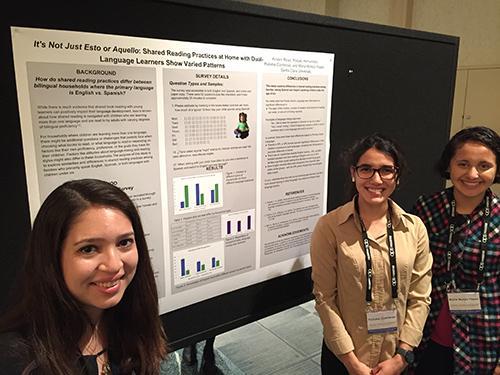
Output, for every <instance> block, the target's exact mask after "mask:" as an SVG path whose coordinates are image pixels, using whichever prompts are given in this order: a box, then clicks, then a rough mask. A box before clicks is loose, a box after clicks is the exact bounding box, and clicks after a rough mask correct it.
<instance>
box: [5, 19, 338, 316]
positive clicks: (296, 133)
mask: <svg viewBox="0 0 500 375" xmlns="http://www.w3.org/2000/svg"><path fill="white" fill-rule="evenodd" d="M11 32H12V42H13V52H14V66H15V75H16V85H17V91H18V102H19V113H20V119H21V131H22V141H23V150H24V158H25V166H26V177H27V183H28V195H29V205H30V213H31V219H32V220H33V219H34V217H35V215H36V212H37V211H38V208H39V207H40V204H41V202H43V200H44V199H45V197H46V196H47V195H48V194H49V193H50V192H51V191H52V190H53V189H54V188H55V187H57V186H58V185H60V184H61V183H63V182H64V181H67V180H73V179H79V178H99V179H102V180H106V181H109V182H111V183H113V184H115V185H117V186H119V187H120V188H122V189H123V190H124V191H125V192H127V194H128V195H129V196H130V197H131V198H132V200H133V201H134V202H135V204H136V205H137V207H138V208H139V212H140V214H141V219H142V222H143V225H144V229H145V232H146V239H147V242H148V247H149V250H150V254H151V259H152V263H153V267H154V270H155V277H156V281H157V285H158V292H159V297H160V301H159V304H160V312H161V313H166V312H169V311H173V310H176V309H178V308H181V307H184V306H187V305H190V304H193V303H196V302H199V301H203V300H206V299H208V298H211V297H214V296H218V295H220V294H223V293H226V292H230V291H233V290H236V289H239V288H243V287H245V286H249V285H252V284H255V283H258V282H261V281H265V280H268V279H271V278H274V277H278V276H281V275H285V274H287V273H289V272H293V271H297V270H300V269H303V268H306V267H309V266H310V261H309V240H310V235H311V232H312V230H313V228H314V225H315V223H316V220H317V219H318V217H319V216H320V215H322V214H324V213H325V211H326V198H327V197H326V185H327V181H328V178H327V171H328V163H327V161H328V153H329V129H330V112H331V99H332V84H333V64H334V55H333V54H327V53H319V52H302V51H289V50H277V49H263V48H250V47H239V46H227V45H216V44H201V43H191V42H178V41H171V40H158V39H147V38H137V37H127V36H118V35H106V34H96V33H83V32H73V31H59V30H48V29H34V28H21V27H12V29H11ZM241 114H244V116H242V115H241ZM245 120H246V121H245ZM237 129H239V130H240V132H238V131H237ZM247 130H248V132H247ZM241 131H243V133H244V134H243V136H242V135H241Z"/></svg>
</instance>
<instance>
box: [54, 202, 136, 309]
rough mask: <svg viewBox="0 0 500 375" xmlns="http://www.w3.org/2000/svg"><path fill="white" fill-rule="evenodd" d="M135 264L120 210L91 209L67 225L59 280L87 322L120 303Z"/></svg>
mask: <svg viewBox="0 0 500 375" xmlns="http://www.w3.org/2000/svg"><path fill="white" fill-rule="evenodd" d="M137 263H138V252H137V248H136V244H135V238H134V230H133V228H132V224H131V222H130V220H129V219H128V217H127V216H125V214H124V213H123V212H121V211H120V210H118V209H115V208H112V207H105V206H91V207H89V208H87V209H86V210H85V211H83V212H82V213H81V214H80V215H78V216H77V217H76V218H75V220H74V221H73V222H72V223H71V227H70V229H69V231H68V235H67V236H66V238H65V240H64V242H63V246H62V251H61V267H62V271H63V277H64V281H65V283H66V286H67V288H68V290H69V292H70V293H71V294H72V296H73V297H74V298H75V299H76V300H77V301H78V302H79V303H80V304H81V305H82V306H83V307H84V309H85V311H86V312H87V313H88V314H89V316H90V317H91V318H95V319H98V317H99V316H100V314H101V313H102V311H103V310H105V309H108V308H110V307H113V306H115V305H117V304H118V303H119V302H120V301H121V299H122V297H123V295H124V293H125V290H126V289H127V287H128V285H129V284H130V282H131V281H132V279H133V277H134V275H135V271H136V268H137Z"/></svg>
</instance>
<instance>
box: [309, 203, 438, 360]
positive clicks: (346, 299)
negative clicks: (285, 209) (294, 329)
mask: <svg viewBox="0 0 500 375" xmlns="http://www.w3.org/2000/svg"><path fill="white" fill-rule="evenodd" d="M391 204H392V205H393V206H392V207H393V217H392V221H393V227H394V242H395V247H396V258H397V272H398V298H397V299H396V300H395V305H396V309H397V316H398V332H397V333H385V334H368V329H367V322H366V309H367V304H366V262H365V254H364V248H363V245H362V239H361V227H360V224H359V220H358V218H357V216H356V215H355V213H354V201H351V202H349V203H347V204H345V205H343V206H341V207H339V208H337V209H335V210H333V211H331V212H329V213H328V214H326V215H324V216H322V217H321V218H320V219H319V220H318V223H317V224H316V227H315V229H314V232H313V234H312V239H311V262H312V278H313V282H314V290H313V292H314V295H315V297H316V310H317V311H318V314H319V316H320V318H321V322H322V323H323V334H324V339H325V342H326V345H327V346H328V348H329V349H330V351H331V352H333V353H334V354H335V355H337V356H339V355H341V354H346V353H349V352H350V351H353V350H354V353H355V354H356V356H357V357H358V359H359V360H360V361H362V362H363V363H365V364H366V365H367V366H369V367H374V366H376V365H377V364H378V363H380V362H382V361H384V360H386V359H389V358H391V357H392V356H393V355H394V354H395V350H396V346H397V344H398V341H399V340H401V341H404V342H406V343H407V344H410V345H412V346H417V345H418V344H419V342H420V340H421V338H422V330H423V328H424V324H425V320H426V318H427V314H428V312H429V304H430V297H429V296H430V292H431V267H432V255H431V253H430V251H429V240H428V237H427V230H426V228H425V226H424V224H423V223H422V221H421V220H420V219H419V218H418V217H417V216H414V215H410V214H408V213H406V212H405V211H403V209H401V208H400V207H399V206H397V205H396V204H395V203H394V202H392V201H391ZM368 236H369V241H370V250H371V255H372V267H373V290H372V297H373V301H372V303H371V308H375V309H389V308H391V306H392V305H393V299H392V296H391V285H390V268H389V253H388V246H387V233H384V234H383V235H381V236H379V237H378V238H372V237H371V236H370V235H368Z"/></svg>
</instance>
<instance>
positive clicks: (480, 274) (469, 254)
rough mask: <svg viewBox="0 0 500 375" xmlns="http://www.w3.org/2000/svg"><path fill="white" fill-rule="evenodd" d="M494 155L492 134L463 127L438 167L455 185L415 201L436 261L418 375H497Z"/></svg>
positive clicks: (498, 144) (499, 301)
mask: <svg viewBox="0 0 500 375" xmlns="http://www.w3.org/2000/svg"><path fill="white" fill-rule="evenodd" d="M499 155H500V137H499V136H498V134H497V133H495V132H494V131H493V130H491V129H489V128H486V127H473V128H466V129H463V130H461V131H460V132H458V133H457V134H455V136H453V138H451V140H450V141H449V143H448V144H447V145H446V147H445V149H444V151H443V153H442V155H441V159H440V160H439V163H438V170H439V172H440V174H441V175H442V176H443V177H445V178H447V179H450V180H451V182H452V184H453V186H452V187H451V188H448V189H445V190H443V191H441V192H438V193H435V194H432V195H430V196H421V197H420V198H419V199H418V200H417V203H416V206H415V213H416V214H417V215H418V216H420V218H421V219H422V221H423V222H424V224H425V226H426V227H427V230H428V232H429V240H430V247H431V251H432V253H433V258H434V264H433V268H432V273H433V278H432V287H433V290H432V294H431V298H432V303H431V312H430V314H429V317H428V318H427V322H426V326H425V330H424V338H423V339H422V343H421V345H420V347H419V349H418V351H417V353H416V354H417V361H418V366H417V369H416V373H417V374H426V375H427V374H495V375H498V374H500V366H499V350H498V348H499V341H500V337H499V328H500V280H499V274H500V200H499V198H498V197H497V196H496V195H495V194H494V193H492V191H491V190H490V186H491V185H492V184H493V183H495V182H498V181H500V176H499V174H500V171H499V170H498V168H497V163H498V160H499Z"/></svg>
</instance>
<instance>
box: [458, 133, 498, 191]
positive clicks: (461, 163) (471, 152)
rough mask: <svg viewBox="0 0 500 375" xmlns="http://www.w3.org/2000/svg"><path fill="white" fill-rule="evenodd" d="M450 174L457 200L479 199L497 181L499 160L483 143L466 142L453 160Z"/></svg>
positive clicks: (459, 148)
mask: <svg viewBox="0 0 500 375" xmlns="http://www.w3.org/2000/svg"><path fill="white" fill-rule="evenodd" d="M449 172H450V179H451V182H452V183H453V188H454V191H455V195H456V196H457V198H459V199H460V198H464V199H470V198H478V197H482V196H484V193H485V192H486V190H487V189H488V188H489V187H490V186H491V185H492V184H493V182H494V181H495V177H496V173H497V160H496V157H495V154H494V153H493V151H491V150H490V149H489V148H488V147H486V146H485V145H483V144H482V143H478V142H465V143H464V144H463V145H461V146H460V147H458V148H457V150H456V152H455V155H453V157H452V158H451V160H450V165H449Z"/></svg>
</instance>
